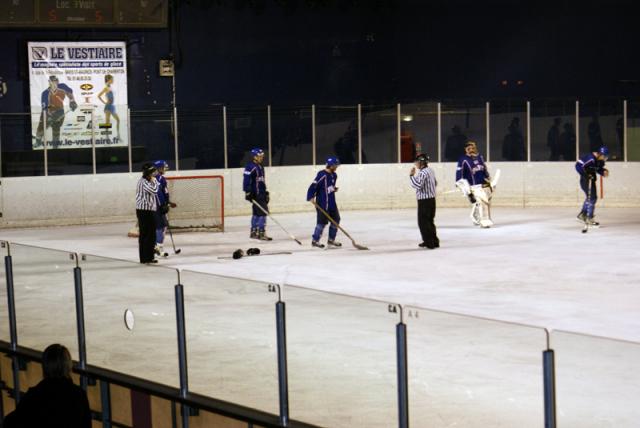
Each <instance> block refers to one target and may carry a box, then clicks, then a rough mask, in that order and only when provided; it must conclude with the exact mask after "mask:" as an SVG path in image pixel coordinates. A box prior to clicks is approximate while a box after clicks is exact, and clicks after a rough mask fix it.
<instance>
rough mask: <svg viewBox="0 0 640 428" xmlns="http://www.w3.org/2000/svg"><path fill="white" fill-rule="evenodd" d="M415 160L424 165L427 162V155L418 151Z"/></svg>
mask: <svg viewBox="0 0 640 428" xmlns="http://www.w3.org/2000/svg"><path fill="white" fill-rule="evenodd" d="M415 161H416V162H420V164H421V165H423V164H424V165H426V164H427V163H429V156H427V155H426V154H424V153H420V154H419V155H418V156H416V160H415Z"/></svg>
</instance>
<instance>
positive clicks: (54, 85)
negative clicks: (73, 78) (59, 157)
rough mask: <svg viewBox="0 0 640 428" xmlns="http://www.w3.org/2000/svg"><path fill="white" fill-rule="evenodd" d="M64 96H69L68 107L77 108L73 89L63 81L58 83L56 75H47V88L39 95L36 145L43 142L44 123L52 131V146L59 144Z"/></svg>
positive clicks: (63, 112) (63, 114)
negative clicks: (40, 109)
mask: <svg viewBox="0 0 640 428" xmlns="http://www.w3.org/2000/svg"><path fill="white" fill-rule="evenodd" d="M66 98H69V108H70V109H71V110H72V111H75V109H76V108H78V103H76V100H75V98H74V96H73V90H72V89H71V88H70V87H69V86H68V85H66V84H65V83H60V82H59V81H58V77H56V76H49V88H48V89H45V90H44V91H42V95H41V96H40V105H41V107H42V113H41V114H40V122H39V123H38V128H37V129H36V144H37V145H38V146H40V145H42V144H43V142H42V140H43V139H44V133H45V131H46V129H45V124H46V128H51V129H52V132H53V136H52V140H51V144H52V146H53V147H58V145H59V144H60V129H61V128H62V125H63V123H64V117H65V111H64V100H65V99H66Z"/></svg>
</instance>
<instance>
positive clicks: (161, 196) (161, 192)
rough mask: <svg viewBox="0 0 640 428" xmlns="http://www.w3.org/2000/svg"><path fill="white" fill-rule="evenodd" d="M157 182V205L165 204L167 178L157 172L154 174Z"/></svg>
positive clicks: (166, 199) (167, 199) (167, 192)
mask: <svg viewBox="0 0 640 428" xmlns="http://www.w3.org/2000/svg"><path fill="white" fill-rule="evenodd" d="M156 181H157V182H158V193H156V199H157V201H158V206H159V207H160V206H162V205H167V204H168V203H169V189H167V179H166V178H165V177H164V175H160V174H158V175H157V176H156Z"/></svg>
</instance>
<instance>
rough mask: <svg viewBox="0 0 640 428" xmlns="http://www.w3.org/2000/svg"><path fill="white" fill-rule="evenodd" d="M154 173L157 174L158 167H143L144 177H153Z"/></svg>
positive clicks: (146, 165) (147, 165) (150, 165)
mask: <svg viewBox="0 0 640 428" xmlns="http://www.w3.org/2000/svg"><path fill="white" fill-rule="evenodd" d="M154 172H156V167H155V166H153V165H152V164H150V163H145V164H144V165H142V175H143V176H145V177H149V176H151V175H152V174H153V173H154Z"/></svg>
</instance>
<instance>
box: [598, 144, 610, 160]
mask: <svg viewBox="0 0 640 428" xmlns="http://www.w3.org/2000/svg"><path fill="white" fill-rule="evenodd" d="M598 153H600V154H601V155H602V156H604V158H605V159H606V158H608V157H609V148H608V147H607V146H602V147H600V148H599V149H598Z"/></svg>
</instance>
